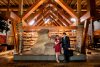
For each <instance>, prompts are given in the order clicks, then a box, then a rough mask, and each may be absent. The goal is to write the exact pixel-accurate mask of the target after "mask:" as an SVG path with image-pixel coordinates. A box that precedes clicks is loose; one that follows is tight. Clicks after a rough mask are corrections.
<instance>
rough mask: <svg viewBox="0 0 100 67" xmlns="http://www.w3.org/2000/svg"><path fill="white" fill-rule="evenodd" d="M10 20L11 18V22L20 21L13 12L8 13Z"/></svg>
mask: <svg viewBox="0 0 100 67" xmlns="http://www.w3.org/2000/svg"><path fill="white" fill-rule="evenodd" d="M10 18H12V19H13V20H16V21H17V22H19V21H20V17H19V16H18V15H16V14H15V13H14V12H10Z"/></svg>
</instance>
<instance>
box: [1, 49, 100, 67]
mask: <svg viewBox="0 0 100 67" xmlns="http://www.w3.org/2000/svg"><path fill="white" fill-rule="evenodd" d="M87 51H88V50H87ZM89 52H91V53H90V54H87V61H78V62H76V61H73V62H68V63H63V62H61V63H56V61H13V56H5V57H1V56H0V67H100V51H95V50H89Z"/></svg>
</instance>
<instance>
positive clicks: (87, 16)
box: [80, 11, 91, 22]
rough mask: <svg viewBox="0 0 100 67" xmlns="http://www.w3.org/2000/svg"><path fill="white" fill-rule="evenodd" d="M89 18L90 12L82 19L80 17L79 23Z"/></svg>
mask: <svg viewBox="0 0 100 67" xmlns="http://www.w3.org/2000/svg"><path fill="white" fill-rule="evenodd" d="M90 17H91V16H90V12H89V11H88V12H86V13H85V14H84V15H83V16H82V17H80V21H81V22H83V21H85V20H87V19H89V18H90Z"/></svg>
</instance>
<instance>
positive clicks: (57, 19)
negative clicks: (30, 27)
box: [51, 13, 65, 26]
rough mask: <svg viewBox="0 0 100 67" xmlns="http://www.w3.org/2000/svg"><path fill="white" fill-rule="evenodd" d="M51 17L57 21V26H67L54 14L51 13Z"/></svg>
mask: <svg viewBox="0 0 100 67" xmlns="http://www.w3.org/2000/svg"><path fill="white" fill-rule="evenodd" d="M51 16H52V17H53V18H54V19H55V21H56V22H57V24H59V25H60V26H65V25H64V24H63V23H62V22H61V21H60V19H59V18H58V17H57V16H55V15H53V14H52V13H51Z"/></svg>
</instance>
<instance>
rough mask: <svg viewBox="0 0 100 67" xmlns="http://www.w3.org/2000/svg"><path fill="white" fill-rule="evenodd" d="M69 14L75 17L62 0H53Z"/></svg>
mask: <svg viewBox="0 0 100 67" xmlns="http://www.w3.org/2000/svg"><path fill="white" fill-rule="evenodd" d="M55 1H56V2H57V3H58V4H59V5H60V6H61V7H62V8H63V9H64V10H65V11H66V12H67V13H68V14H69V15H71V16H72V17H73V18H76V19H77V14H76V13H75V12H74V10H73V9H72V8H70V7H69V6H68V5H67V4H65V3H64V1H63V0H55Z"/></svg>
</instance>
